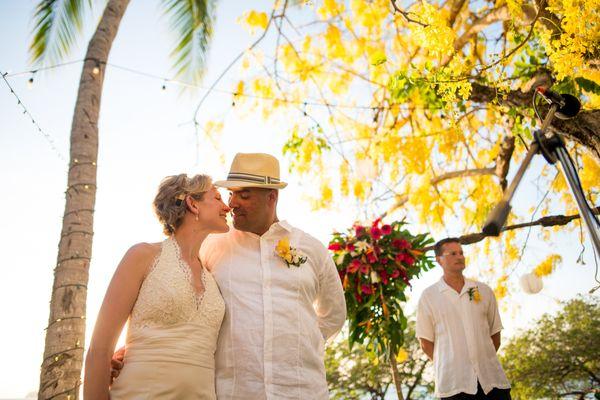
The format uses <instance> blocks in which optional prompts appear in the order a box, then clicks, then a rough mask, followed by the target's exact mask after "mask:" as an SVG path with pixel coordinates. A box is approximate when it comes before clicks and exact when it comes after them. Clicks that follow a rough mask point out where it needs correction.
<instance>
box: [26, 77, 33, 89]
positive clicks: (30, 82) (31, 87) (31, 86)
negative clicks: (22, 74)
mask: <svg viewBox="0 0 600 400" xmlns="http://www.w3.org/2000/svg"><path fill="white" fill-rule="evenodd" d="M27 89H30V90H31V89H33V74H31V77H30V78H29V79H28V80H27Z"/></svg>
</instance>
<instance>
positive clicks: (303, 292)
mask: <svg viewBox="0 0 600 400" xmlns="http://www.w3.org/2000/svg"><path fill="white" fill-rule="evenodd" d="M215 185H216V186H220V187H224V188H227V189H229V190H230V192H231V193H230V199H229V206H230V207H231V209H232V213H233V226H234V229H231V230H230V231H229V232H228V233H227V234H222V235H211V236H209V237H208V238H207V239H206V240H205V241H204V243H203V245H202V249H201V250H200V258H201V260H202V264H203V265H204V266H205V267H206V268H207V269H209V270H210V271H211V272H212V274H213V276H214V277H215V279H216V281H217V283H218V284H219V288H220V289H221V293H222V295H223V298H224V299H225V305H226V313H225V319H224V321H223V325H222V326H221V331H220V334H219V342H218V346H217V352H216V354H215V359H216V370H215V375H216V385H217V398H218V399H219V400H234V399H235V400H238V399H239V400H242V399H244V400H246V399H251V400H263V399H264V400H271V399H294V400H305V399H311V400H313V399H314V400H326V399H328V397H329V396H328V391H327V382H326V380H325V367H324V360H323V358H324V343H325V341H326V340H327V339H328V338H330V337H332V336H333V335H335V334H336V333H337V332H338V331H339V330H340V329H341V328H342V325H343V324H344V321H345V319H346V303H345V300H344V293H343V289H342V285H341V281H340V278H339V275H338V273H337V269H336V267H335V264H334V263H333V260H332V258H331V256H330V254H329V253H328V251H327V249H326V248H325V246H323V244H322V243H321V242H319V241H318V240H317V239H315V238H313V237H312V236H310V235H308V234H307V233H305V232H303V231H301V230H300V229H298V228H295V227H292V226H291V225H290V224H289V223H287V222H285V221H279V219H278V217H277V201H278V197H279V192H278V190H279V189H282V188H284V187H285V186H286V184H285V183H283V182H281V181H280V180H279V162H278V161H277V159H276V158H275V157H273V156H270V155H267V154H237V155H236V157H235V159H234V161H233V163H232V166H231V169H230V172H229V175H228V177H227V180H226V181H220V182H215ZM282 239H284V240H287V241H288V242H289V247H291V248H292V249H295V250H292V251H293V252H294V251H295V253H296V256H297V257H295V258H290V259H289V260H288V261H291V263H287V262H286V261H285V260H284V259H283V258H282V257H281V255H279V254H278V253H277V252H276V247H277V245H278V243H280V241H281V240H282Z"/></svg>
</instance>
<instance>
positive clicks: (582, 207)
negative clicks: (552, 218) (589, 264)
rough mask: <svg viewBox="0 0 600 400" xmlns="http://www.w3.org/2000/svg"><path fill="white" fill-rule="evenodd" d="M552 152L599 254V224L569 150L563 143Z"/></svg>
mask: <svg viewBox="0 0 600 400" xmlns="http://www.w3.org/2000/svg"><path fill="white" fill-rule="evenodd" d="M554 154H555V155H556V158H557V159H558V161H559V162H560V165H561V167H562V168H561V169H562V172H563V174H564V176H565V178H566V179H567V183H568V185H569V189H571V194H572V195H573V197H574V198H575V202H576V203H577V208H578V209H579V215H580V216H581V219H583V222H584V224H585V226H586V228H587V231H588V233H589V235H590V239H591V241H592V245H593V246H594V248H595V250H596V253H597V254H600V224H599V223H598V220H597V219H596V217H595V215H594V213H593V212H592V209H591V208H590V206H589V204H588V202H587V200H586V199H585V195H584V193H583V189H582V188H581V183H580V181H579V176H578V175H577V169H576V168H575V166H574V165H573V161H572V160H571V157H570V156H569V152H568V151H567V149H566V148H565V147H564V145H561V146H558V147H556V148H555V149H554Z"/></svg>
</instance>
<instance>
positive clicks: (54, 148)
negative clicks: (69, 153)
mask: <svg viewBox="0 0 600 400" xmlns="http://www.w3.org/2000/svg"><path fill="white" fill-rule="evenodd" d="M0 74H1V75H2V80H4V83H5V84H6V86H8V89H9V90H10V93H11V94H12V95H13V96H14V97H15V99H17V104H18V105H19V106H21V108H22V109H23V114H25V115H26V116H27V117H29V119H30V120H31V122H32V123H33V125H34V126H35V127H36V129H37V131H38V132H39V133H40V134H41V135H42V136H43V137H44V139H46V142H48V144H49V145H50V148H51V149H52V151H53V152H54V153H56V155H57V156H58V158H60V159H61V160H62V161H64V162H65V163H66V162H67V159H66V158H65V156H63V154H62V153H61V152H60V150H58V147H57V146H56V143H55V142H54V138H53V137H52V136H51V135H50V134H49V133H47V132H46V131H44V130H43V129H42V127H41V126H40V125H39V124H38V123H37V121H36V120H35V118H33V115H31V113H30V112H29V110H28V109H27V107H25V104H23V102H22V101H21V98H20V97H19V95H18V94H17V92H15V90H14V89H13V87H12V86H11V85H10V83H9V82H8V80H7V79H6V77H7V76H8V74H7V73H3V72H2V71H0Z"/></svg>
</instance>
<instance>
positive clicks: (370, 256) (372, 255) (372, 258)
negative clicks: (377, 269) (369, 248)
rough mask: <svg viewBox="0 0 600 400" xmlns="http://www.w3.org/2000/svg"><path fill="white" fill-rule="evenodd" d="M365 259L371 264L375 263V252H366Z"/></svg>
mask: <svg viewBox="0 0 600 400" xmlns="http://www.w3.org/2000/svg"><path fill="white" fill-rule="evenodd" d="M367 261H369V262H370V263H371V264H375V263H376V262H377V256H376V255H375V253H369V254H367Z"/></svg>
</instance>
